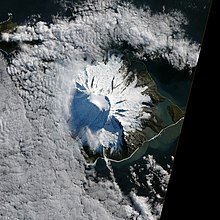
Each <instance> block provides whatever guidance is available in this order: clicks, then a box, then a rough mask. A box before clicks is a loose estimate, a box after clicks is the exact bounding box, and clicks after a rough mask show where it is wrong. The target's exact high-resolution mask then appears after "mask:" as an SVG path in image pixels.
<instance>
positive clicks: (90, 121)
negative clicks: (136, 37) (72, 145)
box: [57, 54, 151, 153]
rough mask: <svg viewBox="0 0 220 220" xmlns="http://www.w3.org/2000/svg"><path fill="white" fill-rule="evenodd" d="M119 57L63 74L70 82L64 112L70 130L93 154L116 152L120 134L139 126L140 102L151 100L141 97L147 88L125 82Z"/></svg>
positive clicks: (120, 140) (112, 57) (123, 70)
mask: <svg viewBox="0 0 220 220" xmlns="http://www.w3.org/2000/svg"><path fill="white" fill-rule="evenodd" d="M120 56H121V55H118V56H116V55H114V54H113V55H111V56H110V55H109V57H108V62H107V63H104V62H96V64H93V65H91V64H87V65H85V66H84V68H83V69H82V70H81V71H78V72H76V73H75V72H74V74H73V71H72V70H73V69H74V66H69V67H67V70H66V71H65V72H66V74H72V80H71V82H73V83H72V84H70V86H71V87H73V92H72V95H70V96H69V98H70V101H69V103H70V109H69V111H70V113H69V112H68V113H67V114H70V115H71V117H70V127H71V130H72V131H73V133H74V134H77V135H78V137H80V139H81V140H82V142H83V144H84V145H89V147H90V148H91V149H92V151H94V153H95V152H97V151H101V152H102V147H104V148H109V149H110V151H111V153H112V152H114V151H117V152H118V151H119V152H120V151H121V146H122V144H123V143H122V135H123V133H124V134H125V135H126V134H127V132H129V131H135V129H138V128H140V127H141V118H142V117H143V109H142V107H143V104H142V103H143V102H145V103H146V102H150V101H151V99H150V97H149V96H148V95H142V92H143V91H144V90H146V89H147V87H137V86H136V84H137V79H135V80H134V81H133V82H131V83H128V82H127V78H128V76H129V75H126V74H127V71H126V69H125V67H124V66H123V62H122V60H121V57H120ZM71 64H73V62H72V63H71ZM123 67H124V68H123ZM57 100H58V99H57ZM60 102H62V100H60ZM61 114H62V113H61ZM60 116H61V115H60ZM144 117H146V115H144ZM148 117H150V115H149V116H148ZM122 126H123V128H122Z"/></svg>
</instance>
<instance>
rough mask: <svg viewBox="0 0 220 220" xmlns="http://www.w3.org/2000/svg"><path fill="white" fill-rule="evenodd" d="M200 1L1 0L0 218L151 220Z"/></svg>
mask: <svg viewBox="0 0 220 220" xmlns="http://www.w3.org/2000/svg"><path fill="white" fill-rule="evenodd" d="M210 5H211V0H201V1H196V0H179V1H177V0H142V1H141V0H139V1H138V0H130V1H129V0H124V1H119V0H39V1H28V0H21V1H19V2H18V1H16V0H10V1H9V0H8V1H6V0H3V1H1V6H0V219H10V220H13V219H19V220H20V219H25V220H26V219H30V220H35V219H36V220H38V219H39V220H42V219H45V220H46V219H48V220H50V219H51V220H52V219H59V220H61V219H71V220H87V219H88V220H103V219H105V220H107V219H109V220H123V219H137V220H156V219H160V216H161V212H162V209H163V203H164V199H165V195H166V192H167V188H168V183H169V179H170V175H171V173H172V165H173V161H174V159H175V152H176V148H177V145H178V138H179V136H180V133H181V129H182V124H183V121H184V116H185V112H186V110H187V101H188V98H189V95H190V88H191V85H192V83H193V78H194V75H195V69H196V66H197V62H198V58H199V54H200V49H201V44H202V39H203V34H204V31H205V25H206V21H207V18H208V12H209V8H210Z"/></svg>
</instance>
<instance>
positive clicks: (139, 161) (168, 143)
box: [0, 0, 210, 200]
mask: <svg viewBox="0 0 220 220" xmlns="http://www.w3.org/2000/svg"><path fill="white" fill-rule="evenodd" d="M72 2H76V3H80V2H82V1H72ZM132 2H133V4H135V5H136V6H137V7H142V5H143V4H144V5H149V7H150V9H151V10H152V11H153V12H156V13H158V12H161V13H163V12H168V11H172V10H180V11H181V12H182V13H183V14H184V15H185V16H186V17H187V19H188V20H189V22H188V24H187V25H186V26H185V27H184V29H185V30H186V35H187V37H188V38H189V39H192V40H193V41H195V42H197V43H201V42H202V36H203V32H204V28H205V22H206V19H207V15H208V10H209V4H210V0H201V1H196V0H193V1H190V0H182V1H178V0H145V1H137V0H136V1H132ZM164 5H165V7H164ZM8 12H11V13H13V21H14V22H16V23H18V24H22V23H24V22H25V21H27V20H28V18H29V17H30V16H32V15H34V14H35V15H38V14H39V15H40V16H41V19H40V20H43V21H49V22H50V21H51V20H52V18H51V15H57V14H60V15H62V14H63V13H65V15H68V12H64V10H63V9H62V8H61V7H60V6H59V4H54V2H53V0H39V1H29V0H22V1H21V0H20V1H17V0H13V1H12V0H10V1H4V4H1V6H0V21H3V20H6V19H7V17H8V15H7V13H8ZM123 49H127V48H126V47H125V48H123ZM144 63H145V65H146V67H147V70H148V71H149V73H150V75H151V76H152V78H153V80H154V81H155V82H156V85H157V89H158V92H159V93H160V94H161V95H163V96H165V97H166V98H167V99H169V101H170V102H172V103H174V104H176V105H177V106H179V107H180V108H182V109H184V110H185V109H187V100H188V97H189V95H190V88H191V85H192V83H193V74H194V72H193V73H191V74H190V73H189V71H188V70H187V69H186V70H183V71H179V70H177V69H175V68H174V67H172V66H171V65H170V64H168V63H167V62H166V61H165V60H163V59H160V60H159V59H158V60H154V61H146V62H144ZM193 71H194V70H193ZM159 107H160V109H159V110H161V111H162V113H161V117H162V119H163V120H164V121H165V122H166V124H171V123H172V122H171V117H170V116H169V115H168V114H167V113H164V114H163V110H164V109H165V108H166V104H161V106H159ZM182 122H183V121H182V120H181V121H180V122H178V123H176V124H175V125H173V126H172V127H171V128H168V129H167V130H165V132H163V133H161V135H160V136H158V137H157V138H156V139H155V140H152V141H151V142H149V143H148V142H147V141H146V142H145V143H144V144H143V146H142V147H141V148H140V149H139V150H137V151H136V152H135V153H134V154H133V155H132V156H131V157H130V158H129V159H127V160H124V161H123V162H114V161H113V162H111V165H112V169H113V172H114V176H115V179H116V182H117V183H118V185H119V187H120V188H121V190H122V191H123V192H124V193H125V194H129V192H130V191H131V190H132V189H133V188H135V189H136V190H137V192H138V195H141V196H148V197H149V198H154V197H155V195H154V194H152V195H149V194H151V193H152V189H151V188H150V186H146V184H145V181H146V179H145V176H146V174H148V170H147V168H146V159H145V158H147V157H148V156H149V155H153V158H154V159H156V161H157V162H158V164H160V165H161V166H162V167H163V169H164V170H166V171H167V172H170V171H171V167H172V162H173V159H172V158H173V156H174V155H175V150H176V147H177V143H178V137H179V134H180V133H181V127H182ZM131 168H132V169H133V170H135V173H136V174H137V178H138V179H139V180H138V182H136V181H135V179H134V178H133V177H132V172H131ZM96 170H97V172H98V173H99V175H101V176H108V175H109V172H108V167H107V166H106V163H105V161H104V160H103V159H98V161H97V163H96ZM149 175H150V174H149ZM153 187H155V189H156V191H160V192H161V195H162V196H165V192H164V191H163V190H161V188H160V187H161V182H160V181H159V179H155V180H154V186H153ZM160 199H163V198H160ZM160 199H158V200H160Z"/></svg>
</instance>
